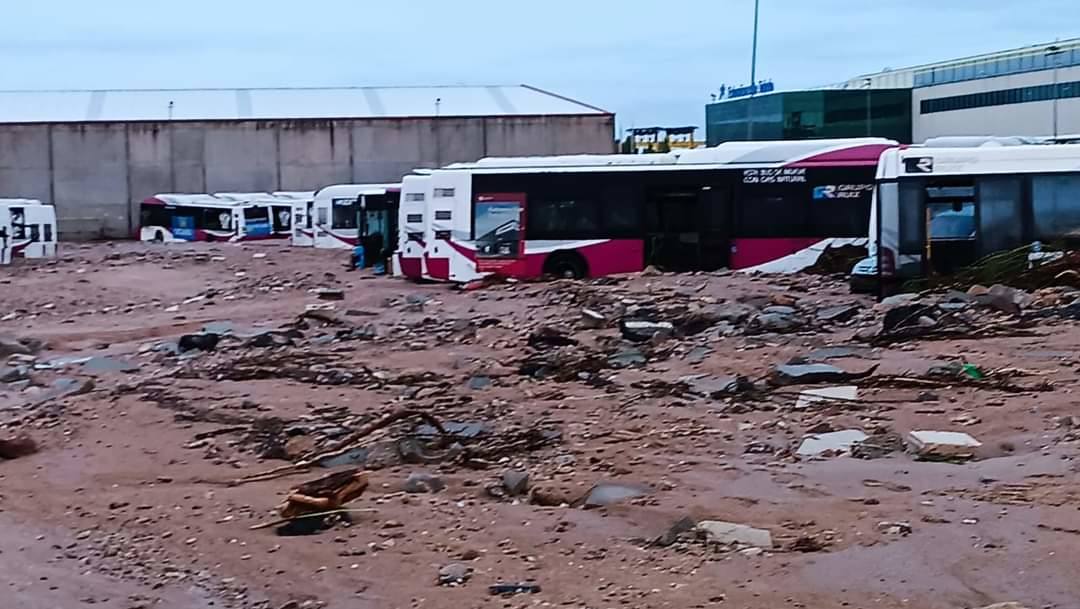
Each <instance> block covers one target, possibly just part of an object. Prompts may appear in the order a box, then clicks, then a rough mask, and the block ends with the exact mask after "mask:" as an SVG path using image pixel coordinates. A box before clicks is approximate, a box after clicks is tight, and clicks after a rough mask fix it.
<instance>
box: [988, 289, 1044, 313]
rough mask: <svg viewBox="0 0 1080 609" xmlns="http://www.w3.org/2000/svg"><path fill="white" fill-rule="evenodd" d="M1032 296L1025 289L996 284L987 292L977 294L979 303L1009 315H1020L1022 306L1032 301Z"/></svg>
mask: <svg viewBox="0 0 1080 609" xmlns="http://www.w3.org/2000/svg"><path fill="white" fill-rule="evenodd" d="M1031 300H1032V298H1031V296H1030V295H1029V294H1028V293H1027V292H1024V291H1023V290H1017V289H1016V288H1010V287H1009V286H1005V285H1001V284H995V285H992V286H990V289H989V290H987V291H986V293H985V294H979V295H977V296H975V302H977V303H978V304H981V305H984V306H988V307H991V308H993V309H997V310H998V311H1001V312H1002V313H1005V314H1008V315H1020V311H1021V309H1022V307H1024V306H1027V305H1029V304H1030V303H1031Z"/></svg>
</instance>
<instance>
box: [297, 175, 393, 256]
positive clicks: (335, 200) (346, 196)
mask: <svg viewBox="0 0 1080 609" xmlns="http://www.w3.org/2000/svg"><path fill="white" fill-rule="evenodd" d="M400 194H401V185H400V184H338V185H335V186H327V187H325V188H322V189H320V190H319V191H317V192H316V193H315V200H314V202H313V204H312V210H311V211H312V214H313V215H314V220H312V226H313V229H312V239H313V242H314V245H315V247H317V248H329V249H348V248H351V247H353V246H355V245H357V244H362V245H363V246H364V249H365V253H366V257H367V258H368V260H371V261H374V260H376V259H383V260H385V259H387V258H389V257H390V253H391V252H393V250H394V247H395V245H396V244H397V226H398V197H399V196H400Z"/></svg>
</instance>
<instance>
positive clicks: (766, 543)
mask: <svg viewBox="0 0 1080 609" xmlns="http://www.w3.org/2000/svg"><path fill="white" fill-rule="evenodd" d="M697 530H698V531H699V532H701V533H703V534H704V535H705V536H706V538H707V539H708V540H709V541H712V542H716V543H721V544H725V545H727V544H742V545H746V546H753V547H756V548H762V549H765V550H771V549H772V547H773V542H772V534H771V533H769V531H766V530H765V529H755V528H754V527H749V526H746V525H745V524H736V523H734V522H724V521H721V520H703V521H701V522H699V523H698V524H697Z"/></svg>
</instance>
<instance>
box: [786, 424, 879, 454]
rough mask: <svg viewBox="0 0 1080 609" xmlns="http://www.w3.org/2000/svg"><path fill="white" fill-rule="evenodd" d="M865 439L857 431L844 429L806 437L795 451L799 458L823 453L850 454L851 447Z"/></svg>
mask: <svg viewBox="0 0 1080 609" xmlns="http://www.w3.org/2000/svg"><path fill="white" fill-rule="evenodd" d="M866 438H867V436H866V434H865V433H863V432H862V430H859V429H845V430H843V431H834V432H831V433H823V434H816V435H811V436H807V437H806V438H805V439H804V440H803V441H802V444H800V445H799V449H798V450H797V451H796V454H798V455H799V456H800V457H816V456H818V455H822V454H825V453H840V452H850V451H851V446H852V445H853V444H855V443H856V442H861V441H863V440H865V439H866Z"/></svg>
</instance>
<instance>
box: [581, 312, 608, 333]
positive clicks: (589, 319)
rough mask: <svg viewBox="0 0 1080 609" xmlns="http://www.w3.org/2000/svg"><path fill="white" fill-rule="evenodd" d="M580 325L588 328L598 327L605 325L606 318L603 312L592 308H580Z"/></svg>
mask: <svg viewBox="0 0 1080 609" xmlns="http://www.w3.org/2000/svg"><path fill="white" fill-rule="evenodd" d="M581 325H582V326H584V327H586V328H589V329H593V330H596V329H599V328H603V327H605V326H607V318H606V317H604V316H603V314H601V313H598V312H596V311H593V310H592V309H582V310H581Z"/></svg>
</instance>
